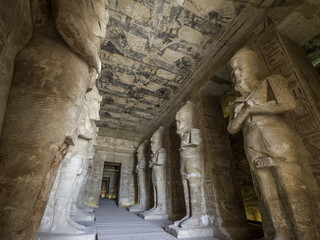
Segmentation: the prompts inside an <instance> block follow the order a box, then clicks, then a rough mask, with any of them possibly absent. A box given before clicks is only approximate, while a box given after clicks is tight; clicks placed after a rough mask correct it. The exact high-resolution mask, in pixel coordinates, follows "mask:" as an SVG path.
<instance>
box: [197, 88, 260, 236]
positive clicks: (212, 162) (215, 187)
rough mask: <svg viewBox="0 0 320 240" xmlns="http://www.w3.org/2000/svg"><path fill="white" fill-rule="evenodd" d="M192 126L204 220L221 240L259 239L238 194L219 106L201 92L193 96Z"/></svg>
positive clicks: (227, 139) (230, 153) (215, 100)
mask: <svg viewBox="0 0 320 240" xmlns="http://www.w3.org/2000/svg"><path fill="white" fill-rule="evenodd" d="M192 101H193V102H194V104H195V109H196V113H195V118H196V119H195V126H197V128H199V129H200V131H201V133H202V141H203V149H202V151H203V165H202V173H203V188H204V189H203V191H204V198H205V207H206V213H207V221H208V223H209V224H210V225H211V226H212V228H213V234H214V237H216V238H221V239H250V238H258V237H259V236H261V235H262V232H261V231H259V230H258V231H256V230H255V229H254V228H251V227H250V226H249V225H248V224H247V221H246V215H245V211H244V207H243V203H242V200H241V196H240V190H239V186H238V181H237V179H236V174H235V172H234V171H235V168H234V163H233V158H232V151H231V145H230V140H229V136H228V132H227V127H226V124H225V120H224V116H223V112H222V109H221V105H220V103H219V102H218V100H217V99H215V98H212V97H207V96H204V95H202V94H200V93H197V94H194V96H192Z"/></svg>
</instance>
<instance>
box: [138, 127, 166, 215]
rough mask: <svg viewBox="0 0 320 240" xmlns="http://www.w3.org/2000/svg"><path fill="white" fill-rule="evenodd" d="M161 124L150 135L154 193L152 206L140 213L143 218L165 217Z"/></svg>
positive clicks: (164, 166)
mask: <svg viewBox="0 0 320 240" xmlns="http://www.w3.org/2000/svg"><path fill="white" fill-rule="evenodd" d="M162 138H163V126H161V127H159V128H158V130H157V131H156V132H155V133H154V134H153V135H152V137H151V151H152V156H151V161H150V162H149V167H151V168H152V186H153V194H154V206H153V208H151V209H150V210H148V211H146V212H143V213H140V214H139V216H140V217H142V218H143V219H167V218H168V214H167V205H166V185H167V182H166V160H167V151H166V149H164V148H163V147H162Z"/></svg>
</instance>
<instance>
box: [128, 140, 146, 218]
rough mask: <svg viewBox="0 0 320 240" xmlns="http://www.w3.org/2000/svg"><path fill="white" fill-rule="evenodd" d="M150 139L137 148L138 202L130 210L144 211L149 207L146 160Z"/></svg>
mask: <svg viewBox="0 0 320 240" xmlns="http://www.w3.org/2000/svg"><path fill="white" fill-rule="evenodd" d="M147 143H148V141H147V140H145V141H144V142H143V143H142V144H141V145H140V146H139V147H138V150H137V158H138V163H137V166H136V173H137V183H138V203H137V204H136V205H134V206H132V207H130V208H129V212H142V211H145V210H146V209H147V206H148V197H147V172H146V167H147V162H146V156H145V152H146V147H147Z"/></svg>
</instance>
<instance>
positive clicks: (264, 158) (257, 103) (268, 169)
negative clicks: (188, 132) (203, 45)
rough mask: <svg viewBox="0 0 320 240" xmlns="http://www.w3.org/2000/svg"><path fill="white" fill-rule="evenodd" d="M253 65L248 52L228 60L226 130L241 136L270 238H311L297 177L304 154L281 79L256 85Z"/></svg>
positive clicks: (301, 178)
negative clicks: (230, 82)
mask: <svg viewBox="0 0 320 240" xmlns="http://www.w3.org/2000/svg"><path fill="white" fill-rule="evenodd" d="M257 64H258V57H257V54H256V53H255V52H254V51H252V50H250V49H248V48H243V49H241V50H239V51H238V52H237V53H236V54H235V55H234V56H233V58H232V59H231V61H230V65H231V67H232V70H233V72H232V75H233V78H234V83H235V90H236V91H238V92H239V93H240V94H241V97H239V98H237V99H236V100H235V101H234V102H233V103H232V104H231V106H230V119H229V125H228V131H229V132H230V133H232V134H234V133H237V132H238V131H239V130H240V129H242V131H243V136H244V144H245V151H246V155H247V158H248V161H249V165H250V168H251V171H252V173H253V175H254V178H256V179H257V185H258V186H257V187H258V188H259V189H260V191H261V198H262V200H263V202H264V204H265V206H266V209H267V211H268V214H269V215H270V218H271V219H272V224H273V227H274V230H275V236H274V238H273V239H281V240H285V239H288V240H289V239H317V236H316V229H315V221H314V217H313V210H312V198H311V195H310V192H309V191H308V188H307V185H306V182H305V180H306V178H307V176H306V175H305V173H306V172H303V170H304V169H305V165H304V161H306V156H307V155H306V151H305V150H304V148H303V143H302V142H301V139H300V137H299V136H298V134H297V133H296V132H295V131H294V130H293V129H292V128H291V127H290V125H289V124H288V120H286V116H285V113H286V112H288V111H290V110H293V109H294V108H295V106H296V102H295V99H294V98H293V96H292V95H291V94H290V92H289V90H288V86H287V84H286V79H284V78H283V77H282V76H279V75H272V76H270V77H268V78H265V79H263V80H260V79H259V78H258V73H259V72H258V70H259V69H258V65H257ZM302 167H303V168H302ZM308 184H309V182H308Z"/></svg>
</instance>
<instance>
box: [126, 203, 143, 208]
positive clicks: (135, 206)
mask: <svg viewBox="0 0 320 240" xmlns="http://www.w3.org/2000/svg"><path fill="white" fill-rule="evenodd" d="M141 208H145V206H144V205H142V204H136V205H134V206H131V207H129V209H141Z"/></svg>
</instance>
